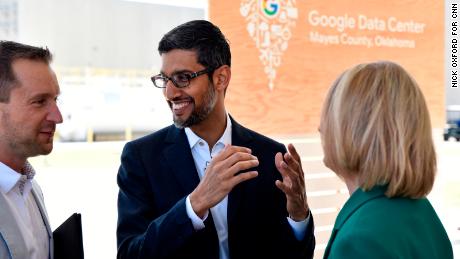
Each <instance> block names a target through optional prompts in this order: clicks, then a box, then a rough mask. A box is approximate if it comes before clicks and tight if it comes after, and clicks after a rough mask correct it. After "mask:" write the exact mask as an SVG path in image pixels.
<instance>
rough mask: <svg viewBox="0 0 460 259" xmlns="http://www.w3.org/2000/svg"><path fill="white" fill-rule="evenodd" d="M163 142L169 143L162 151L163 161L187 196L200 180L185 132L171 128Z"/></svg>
mask: <svg viewBox="0 0 460 259" xmlns="http://www.w3.org/2000/svg"><path fill="white" fill-rule="evenodd" d="M165 141H166V142H167V143H169V146H167V147H166V148H165V149H164V151H163V155H164V158H165V161H166V163H167V164H168V165H169V167H170V168H171V170H172V171H173V174H174V177H175V179H176V180H177V182H179V185H180V186H181V187H182V189H183V191H184V192H185V193H187V194H189V193H191V192H192V191H193V190H194V189H195V188H196V186H197V185H198V183H199V182H200V178H199V177H198V172H197V171H196V167H195V162H194V161H193V157H192V152H191V150H190V145H189V143H188V140H187V136H186V135H185V131H184V130H183V129H177V128H176V127H175V126H171V127H170V129H169V131H168V135H167V136H166V140H165Z"/></svg>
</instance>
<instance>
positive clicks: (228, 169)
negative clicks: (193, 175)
mask: <svg viewBox="0 0 460 259" xmlns="http://www.w3.org/2000/svg"><path fill="white" fill-rule="evenodd" d="M258 165H259V160H258V159H257V157H255V156H253V155H252V154H251V150H250V149H249V148H245V147H239V146H230V145H226V146H225V148H224V149H223V150H222V152H220V153H219V154H218V155H217V156H215V157H214V158H213V159H212V160H211V162H210V163H209V165H208V167H207V168H206V171H205V174H204V177H203V179H201V181H200V183H199V184H198V186H197V187H196V188H195V190H193V192H192V193H191V194H190V204H191V205H192V208H193V211H195V213H196V215H198V216H199V217H200V218H203V216H204V215H205V213H206V211H207V210H208V209H210V208H212V207H214V206H215V205H216V204H217V203H219V202H220V201H221V200H222V199H223V198H224V197H225V196H226V195H227V194H228V193H229V192H230V191H231V190H232V189H233V187H235V186H236V185H237V184H239V183H241V182H243V181H247V180H249V179H252V178H254V177H256V176H257V174H258V173H257V171H249V172H245V173H240V174H237V173H238V172H240V171H242V170H246V169H249V168H252V167H256V166H258Z"/></svg>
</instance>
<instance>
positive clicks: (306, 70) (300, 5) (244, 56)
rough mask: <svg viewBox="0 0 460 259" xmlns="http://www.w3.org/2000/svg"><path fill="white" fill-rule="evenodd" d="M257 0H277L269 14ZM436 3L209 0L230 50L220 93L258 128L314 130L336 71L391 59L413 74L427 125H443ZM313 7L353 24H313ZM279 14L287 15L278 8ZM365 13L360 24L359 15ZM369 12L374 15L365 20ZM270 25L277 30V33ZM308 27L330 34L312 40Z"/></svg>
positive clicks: (438, 3) (441, 31) (436, 0)
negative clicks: (383, 42)
mask: <svg viewBox="0 0 460 259" xmlns="http://www.w3.org/2000/svg"><path fill="white" fill-rule="evenodd" d="M262 2H267V4H268V6H266V8H265V10H267V11H268V12H271V13H273V11H274V9H273V8H272V6H270V4H271V3H275V5H276V4H278V9H277V10H278V11H277V12H276V13H275V15H273V16H268V15H265V14H264V13H263V12H264V9H263V7H264V6H263V3H262ZM286 7H290V9H289V10H288V9H286ZM443 8H444V6H443V1H439V0H411V1H409V0H386V1H380V0H353V1H351V0H350V1H345V0H343V1H323V0H297V1H295V0H284V1H283V0H278V1H273V0H271V1H263V0H249V1H248V0H241V1H222V0H210V1H209V19H210V20H211V21H212V22H213V23H215V24H216V25H217V26H219V27H220V28H221V30H222V31H223V33H224V34H225V35H226V37H227V38H228V40H229V41H230V47H231V50H232V80H231V83H230V86H229V90H228V92H227V97H226V99H227V100H226V103H227V107H228V110H229V112H230V113H231V114H232V115H233V116H235V118H236V119H237V120H238V121H239V122H241V123H243V124H244V125H246V126H248V127H250V128H252V129H254V130H257V131H260V132H262V133H264V134H276V135H286V134H289V135H296V134H305V133H309V132H316V130H317V127H318V123H319V116H320V111H321V105H322V102H323V99H324V97H325V94H326V92H327V90H328V88H329V86H330V85H331V84H332V82H333V81H334V80H335V78H336V77H337V76H338V75H339V74H340V73H341V72H343V71H344V70H345V69H346V68H349V67H350V66H352V65H354V64H357V63H361V62H366V61H372V60H392V61H396V62H398V63H400V64H401V65H402V66H403V67H405V68H406V69H407V70H408V71H409V72H410V73H411V74H412V75H413V76H414V78H415V79H416V81H417V82H418V83H419V85H420V86H421V88H422V91H423V92H424V94H425V98H426V99H427V102H428V106H429V109H430V113H431V117H432V123H433V126H434V127H442V125H443V124H444V74H443V69H444V63H443V62H444V60H443V51H444V49H443V48H444V47H443V44H444V24H443V21H444V10H443ZM315 13H317V14H319V16H321V15H325V16H326V17H329V18H328V19H327V20H330V22H331V23H332V22H333V21H332V20H334V19H336V21H337V19H340V18H339V17H344V16H346V17H347V19H348V24H349V25H350V19H354V22H355V24H351V25H350V26H349V28H345V29H343V30H342V29H341V28H339V27H334V28H331V27H327V26H326V27H323V26H321V25H317V24H315V22H316V20H315V17H318V15H316V16H315V15H313V14H315ZM286 14H289V15H290V16H289V15H287V16H284V15H286ZM296 16H297V17H296ZM331 16H333V18H330V17H331ZM283 17H288V18H287V19H283ZM295 17H296V18H295ZM334 17H335V18H334ZM360 17H361V19H360ZM362 17H366V19H363V18H362ZM323 19H324V18H323ZM364 20H366V21H367V24H368V25H367V26H364V25H363V23H360V21H364ZM376 20H378V21H379V22H377V23H375V22H370V21H376ZM395 21H400V22H404V23H410V22H412V25H413V24H419V26H412V27H411V28H410V29H412V30H413V31H412V32H396V31H390V30H394V29H395V26H394V25H395V24H396V23H395ZM263 23H265V25H266V26H265V28H268V30H271V32H270V34H264V30H263V29H264V26H263V25H261V24H263ZM331 23H330V24H331ZM375 24H379V26H383V27H378V26H377V27H378V28H375V29H374V30H371V29H370V26H371V25H375ZM251 26H252V27H251ZM277 26H278V27H277ZM249 27H251V28H254V30H253V31H254V35H270V36H269V37H270V38H267V39H269V40H268V41H266V43H269V44H270V45H267V44H266V45H263V39H264V38H263V37H256V36H253V37H251V36H250V33H249V30H248V29H247V28H249ZM374 27H375V26H374ZM276 31H282V32H283V33H281V34H276V33H275V32H276ZM311 33H317V34H320V35H329V36H330V37H331V38H332V40H333V42H331V43H330V44H328V45H326V44H325V43H324V42H323V43H319V42H314V41H312V38H311V37H310V36H311V35H310V34H311ZM344 33H345V34H346V35H349V36H353V37H367V38H368V39H369V40H370V42H371V44H372V45H369V46H365V45H362V44H360V45H347V44H345V43H344V42H343V41H341V40H340V38H341V37H344V36H343V34H344ZM379 37H388V38H395V39H399V40H406V41H407V42H408V43H409V46H406V47H388V46H377V43H376V41H375V39H376V38H379ZM255 38H256V39H258V43H256V41H255V40H254V39H255ZM343 39H345V38H343ZM283 44H284V45H283ZM286 44H287V45H286ZM267 46H270V47H267ZM286 46H287V48H285V47H286ZM410 46H412V47H410ZM283 47H284V48H285V49H283ZM267 49H269V51H266V52H264V53H265V55H266V56H267V55H272V56H274V57H275V58H274V59H271V60H270V59H264V60H263V59H261V58H260V55H261V53H262V52H261V51H265V50H267ZM277 50H279V51H277ZM277 53H280V54H279V55H278V54H277ZM276 58H279V59H278V60H275V59H276ZM277 61H279V65H278V66H277V65H272V69H274V70H275V71H276V77H274V78H273V80H272V89H270V87H269V84H270V80H269V77H268V75H267V74H266V73H265V72H264V69H267V68H270V65H269V62H277ZM263 62H266V63H265V65H264V64H263ZM267 62H268V63H267Z"/></svg>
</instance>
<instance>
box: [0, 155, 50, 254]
mask: <svg viewBox="0 0 460 259" xmlns="http://www.w3.org/2000/svg"><path fill="white" fill-rule="evenodd" d="M24 168H25V170H24V171H25V174H24V175H23V174H20V173H18V172H16V171H14V170H13V169H11V168H10V167H8V166H7V165H5V164H3V163H2V162H0V195H3V196H4V198H5V200H6V201H7V203H8V206H9V208H10V210H11V212H12V214H13V216H14V218H15V219H16V221H17V223H18V226H19V230H20V233H18V235H21V236H22V237H23V238H24V240H25V244H26V247H24V249H25V250H26V251H27V254H29V255H30V257H28V258H30V259H47V258H49V236H48V231H47V230H46V226H45V223H44V220H43V218H42V215H41V213H40V209H39V208H38V205H37V202H36V201H35V198H34V197H33V194H32V192H31V191H32V181H33V177H34V175H35V171H34V170H33V168H32V166H30V164H29V163H27V164H26V165H25V167H24Z"/></svg>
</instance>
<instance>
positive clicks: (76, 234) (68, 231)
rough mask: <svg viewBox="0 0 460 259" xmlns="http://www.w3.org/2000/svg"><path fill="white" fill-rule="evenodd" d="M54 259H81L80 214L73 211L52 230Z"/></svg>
mask: <svg viewBox="0 0 460 259" xmlns="http://www.w3.org/2000/svg"><path fill="white" fill-rule="evenodd" d="M53 239H54V258H55V259H64V258H65V259H83V258H84V253H83V233H82V227H81V214H79V213H74V214H72V216H70V217H69V218H68V219H67V220H66V221H64V223H62V224H61V225H60V226H59V227H58V228H56V230H54V231H53Z"/></svg>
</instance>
